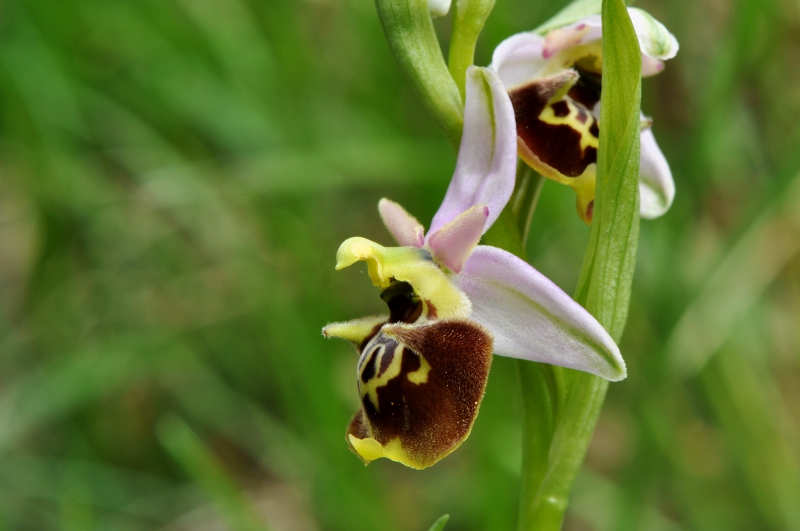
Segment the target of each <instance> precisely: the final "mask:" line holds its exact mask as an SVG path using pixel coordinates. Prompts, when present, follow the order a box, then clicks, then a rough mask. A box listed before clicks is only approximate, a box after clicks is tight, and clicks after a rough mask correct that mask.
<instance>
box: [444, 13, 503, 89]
mask: <svg viewBox="0 0 800 531" xmlns="http://www.w3.org/2000/svg"><path fill="white" fill-rule="evenodd" d="M494 3H495V0H458V2H457V5H456V12H455V13H454V15H453V34H452V36H451V37H450V53H449V61H448V63H449V65H450V75H452V76H453V79H454V80H455V82H456V85H458V90H459V91H460V92H461V99H462V100H464V99H466V84H467V68H469V67H470V66H472V64H473V63H474V61H475V44H476V43H477V42H478V36H479V35H480V34H481V31H482V30H483V26H484V25H485V24H486V19H487V18H489V14H490V13H491V12H492V8H494Z"/></svg>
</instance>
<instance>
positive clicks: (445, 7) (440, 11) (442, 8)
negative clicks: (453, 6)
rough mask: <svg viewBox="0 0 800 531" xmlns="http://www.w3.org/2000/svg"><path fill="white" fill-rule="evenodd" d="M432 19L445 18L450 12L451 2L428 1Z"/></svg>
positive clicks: (446, 0) (444, 0) (443, 0)
mask: <svg viewBox="0 0 800 531" xmlns="http://www.w3.org/2000/svg"><path fill="white" fill-rule="evenodd" d="M428 9H429V10H430V12H431V16H432V17H443V16H445V15H446V14H447V12H448V11H450V0H428Z"/></svg>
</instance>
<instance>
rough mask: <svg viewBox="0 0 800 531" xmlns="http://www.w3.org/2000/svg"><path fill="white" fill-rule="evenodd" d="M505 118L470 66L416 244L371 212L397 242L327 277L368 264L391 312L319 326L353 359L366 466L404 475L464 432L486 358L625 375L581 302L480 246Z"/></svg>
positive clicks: (494, 195)
mask: <svg viewBox="0 0 800 531" xmlns="http://www.w3.org/2000/svg"><path fill="white" fill-rule="evenodd" d="M516 151H517V149H516V129H515V125H514V110H513V108H512V106H511V101H510V100H509V97H508V94H507V92H506V90H505V88H504V86H503V84H502V83H501V81H500V79H499V78H498V76H497V74H496V73H495V72H494V71H493V70H491V69H487V68H477V67H470V69H469V70H468V72H467V91H466V103H465V110H464V133H463V137H462V142H461V146H460V149H459V154H458V161H457V165H456V170H455V174H454V175H453V179H452V181H451V182H450V185H449V188H448V189H447V192H446V195H445V198H444V201H443V202H442V205H441V207H440V208H439V210H438V211H437V212H436V214H435V216H434V217H433V221H432V223H431V227H430V230H429V231H428V233H427V235H426V233H425V230H424V227H423V226H422V225H421V224H420V223H419V222H418V221H417V220H416V219H415V218H414V217H413V216H411V215H410V214H409V213H408V212H407V211H406V210H405V209H403V207H401V206H400V205H398V204H397V203H394V202H392V201H389V200H388V199H382V200H381V201H380V203H379V205H378V206H379V212H380V215H381V217H382V219H383V221H384V223H385V224H386V227H387V228H388V230H389V232H390V233H391V234H392V235H393V236H394V238H395V239H396V240H397V243H398V244H399V245H400V247H383V246H381V245H379V244H377V243H375V242H372V241H370V240H367V239H365V238H360V237H355V238H350V239H348V240H346V241H345V242H344V243H342V245H341V247H340V248H339V250H338V252H337V255H336V259H337V263H336V268H337V269H342V268H345V267H348V266H350V265H352V264H354V263H356V262H358V261H361V260H363V261H365V262H366V263H367V270H368V273H369V277H370V279H371V280H372V283H373V284H374V285H375V286H377V287H379V288H380V289H381V298H382V299H383V300H384V301H385V302H386V304H387V305H388V308H389V315H384V316H378V317H368V318H362V319H357V320H355V321H350V322H346V323H334V324H330V325H328V326H326V327H325V328H324V329H323V334H324V335H325V336H326V337H339V338H343V339H346V340H348V341H350V342H351V343H353V345H355V347H356V349H357V351H358V352H359V353H360V358H359V361H358V366H357V367H358V368H357V375H356V377H357V381H358V388H359V392H360V399H361V407H360V409H359V410H358V412H357V413H356V415H355V416H354V417H353V420H352V421H351V423H350V425H349V426H348V429H347V432H346V437H347V440H348V442H349V444H350V447H351V449H352V450H353V451H354V452H355V453H356V454H357V455H359V456H360V457H361V459H362V460H363V461H364V462H365V463H369V462H370V461H372V460H374V459H378V458H380V457H386V458H389V459H391V460H394V461H398V462H400V463H403V464H405V465H408V466H410V467H413V468H418V469H421V468H425V467H428V466H430V465H432V464H433V463H435V462H436V461H438V460H440V459H441V458H443V457H444V456H446V455H447V454H449V453H450V452H452V451H453V450H454V449H455V448H456V447H458V446H459V445H460V444H461V443H462V442H463V441H464V440H465V439H466V438H467V436H468V435H469V432H470V430H471V428H472V424H473V422H474V420H475V417H476V415H477V413H478V408H479V406H480V402H481V399H482V398H483V394H484V390H485V388H486V382H487V378H488V375H489V368H490V366H491V360H492V354H493V353H494V354H498V355H502V356H510V357H515V358H521V359H526V360H534V361H539V362H545V363H552V364H556V365H561V366H564V367H571V368H574V369H578V370H582V371H588V372H591V373H593V374H596V375H598V376H602V377H603V378H607V379H609V380H621V379H623V378H624V377H625V376H626V369H625V363H624V361H623V360H622V357H621V356H620V353H619V349H618V348H617V345H616V344H615V343H614V341H613V340H612V339H611V337H610V336H609V335H608V333H607V332H606V331H605V330H604V329H603V327H602V326H601V325H600V324H599V323H598V322H597V320H595V319H594V317H592V316H591V315H590V314H589V313H588V312H587V311H586V310H585V309H584V308H583V307H581V306H580V305H579V304H578V303H576V302H575V301H573V300H572V299H571V298H570V297H569V296H568V295H567V294H566V293H564V292H563V291H562V290H561V289H559V288H558V287H557V286H556V285H555V284H553V283H552V282H551V281H550V280H548V279H547V278H546V277H545V276H544V275H542V274H541V273H539V272H538V271H536V269H534V268H533V267H531V266H530V265H529V264H527V263H526V262H525V261H523V260H521V259H520V258H518V257H516V256H514V255H512V254H510V253H508V252H506V251H504V250H502V249H498V248H496V247H491V246H486V245H478V243H479V240H480V238H481V236H482V235H483V234H484V233H485V232H486V230H488V229H489V227H490V226H491V225H492V224H493V223H494V222H495V220H496V219H497V217H498V216H499V215H500V212H501V211H502V210H503V208H504V207H505V205H506V203H507V202H508V201H509V198H510V196H511V194H512V192H513V188H514V180H515V169H516V161H517V156H516Z"/></svg>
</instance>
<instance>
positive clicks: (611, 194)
mask: <svg viewBox="0 0 800 531" xmlns="http://www.w3.org/2000/svg"><path fill="white" fill-rule="evenodd" d="M603 27H604V28H614V30H615V31H604V32H603V98H602V100H601V108H600V115H601V117H602V119H601V121H600V150H599V153H598V160H597V194H596V197H595V202H594V219H593V222H592V229H591V232H590V233H589V244H588V246H587V248H586V254H585V255H584V261H583V268H582V270H581V276H580V279H579V281H578V289H577V297H576V298H577V300H578V301H580V302H582V303H584V305H585V306H586V308H587V309H588V310H589V311H590V312H591V313H592V314H593V315H594V316H595V317H596V318H597V320H598V321H600V323H601V324H602V325H603V326H605V327H606V329H607V330H608V332H609V333H610V334H611V336H612V337H613V338H614V340H615V341H619V339H620V337H621V336H622V331H623V329H624V328H625V321H626V319H627V317H628V306H629V305H630V297H631V284H632V282H633V271H634V266H635V263H636V246H637V243H638V238H639V140H640V134H641V131H640V129H641V125H640V103H641V69H642V61H641V52H640V49H639V41H638V39H637V37H636V33H635V32H634V29H633V24H632V22H631V19H630V17H629V16H628V12H627V10H626V9H625V4H624V2H622V1H621V0H612V1H606V2H604V3H603Z"/></svg>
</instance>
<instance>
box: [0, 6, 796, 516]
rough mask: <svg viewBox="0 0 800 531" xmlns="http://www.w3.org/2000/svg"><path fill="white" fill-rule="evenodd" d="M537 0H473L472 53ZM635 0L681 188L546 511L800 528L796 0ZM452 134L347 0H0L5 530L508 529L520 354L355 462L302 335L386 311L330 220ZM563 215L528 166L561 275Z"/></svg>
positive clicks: (347, 397)
mask: <svg viewBox="0 0 800 531" xmlns="http://www.w3.org/2000/svg"><path fill="white" fill-rule="evenodd" d="M562 5H563V2H559V1H553V2H550V1H547V2H545V1H544V0H542V1H533V0H497V7H496V8H495V11H494V12H493V14H492V16H491V17H490V18H489V21H488V24H487V28H486V31H485V32H484V35H483V36H482V39H481V41H480V43H479V47H478V53H477V60H478V62H479V63H480V64H487V63H488V62H489V58H490V56H491V51H492V49H493V47H494V46H495V45H496V44H497V43H498V42H500V41H501V40H502V39H503V38H505V37H507V36H508V35H510V34H512V33H515V32H518V31H520V30H524V29H530V28H534V27H536V26H537V25H539V24H540V23H541V22H543V21H544V20H545V19H546V18H547V17H548V16H550V15H552V14H553V13H555V12H556V11H557V10H558V9H559V8H560V7H562ZM638 5H639V6H640V7H643V8H645V9H648V10H649V11H650V12H651V13H653V14H654V15H655V16H656V17H657V18H658V19H659V20H661V21H662V22H664V23H665V25H666V26H667V27H668V28H669V29H670V30H671V31H672V32H673V33H674V34H675V35H676V36H677V37H678V39H679V41H680V43H681V52H680V54H679V55H678V57H677V58H676V59H675V60H672V61H670V62H669V63H668V64H667V68H666V70H665V72H664V73H662V74H661V75H659V76H657V77H655V78H652V79H648V80H645V81H644V97H643V108H644V110H645V112H646V113H649V114H652V115H653V117H654V120H655V126H654V131H655V133H656V136H657V138H658V139H659V142H660V143H661V146H662V148H663V150H664V152H665V154H666V155H667V158H668V159H669V160H670V162H671V165H672V168H673V173H674V174H675V178H676V182H677V188H678V196H677V199H676V202H675V204H674V206H673V207H672V210H671V211H670V212H669V213H668V214H667V215H666V216H665V217H664V218H662V219H659V220H656V221H649V222H643V224H642V230H641V241H640V245H639V249H640V257H639V263H638V269H637V272H636V279H635V285H634V295H633V297H634V298H633V306H632V309H631V312H630V318H629V323H628V328H627V330H626V333H625V337H624V339H623V341H622V349H623V353H624V355H625V357H626V360H627V362H628V369H629V377H628V379H627V380H625V381H624V382H622V383H618V384H613V385H612V386H611V389H610V394H609V399H608V401H607V403H606V407H605V409H604V412H603V414H602V416H601V419H600V423H599V425H598V429H597V432H596V433H595V437H594V440H593V442H592V446H591V447H590V450H589V456H588V458H587V464H586V467H585V470H584V472H583V473H582V475H581V477H580V478H579V480H578V484H577V485H576V490H575V493H574V496H573V505H572V508H571V511H570V513H569V516H568V521H567V524H566V528H567V529H570V530H583V529H592V530H598V531H604V530H612V529H613V530H638V529H642V530H644V529H646V530H690V529H697V530H703V531H707V530H724V531H730V530H752V529H766V530H783V529H787V530H788V529H798V528H800V504H798V503H797V500H798V499H800V464H799V463H798V461H799V460H800V442H799V439H798V431H797V426H798V423H800V406H799V405H798V404H800V394H799V392H798V390H800V327H798V323H800V256H799V254H798V253H800V214H799V213H800V156H798V154H797V149H796V146H797V145H798V142H800V122H798V121H797V116H800V91H798V89H797V87H798V86H800V68H798V66H797V65H798V64H800V8H798V7H797V4H796V3H795V2H790V1H788V0H731V1H720V0H698V1H690V0H676V1H670V2H666V1H661V2H659V1H657V0H648V1H647V2H645V1H644V0H642V1H641V2H640V3H639V4H638ZM437 26H438V29H439V30H440V34H441V35H442V36H446V35H447V33H448V21H447V19H444V20H440V21H437ZM454 161H455V157H454V154H453V153H452V151H451V150H450V148H449V146H448V144H447V142H446V141H445V139H444V137H443V136H442V135H441V134H440V132H439V131H438V130H437V127H436V125H435V124H434V123H433V121H432V120H431V119H430V118H429V117H428V116H427V115H426V114H425V112H424V110H423V109H422V108H421V106H420V105H419V103H418V102H417V101H416V100H415V96H414V94H413V92H412V90H411V88H410V86H409V84H408V83H407V82H406V80H404V79H403V78H402V76H401V75H400V74H399V71H398V69H397V68H396V66H395V65H394V64H393V62H392V58H391V56H390V53H389V51H388V48H387V46H386V44H385V42H384V41H383V36H382V33H381V29H380V25H379V23H378V20H377V15H376V14H375V13H374V9H373V6H372V4H371V3H370V2H369V1H367V0H203V1H199V0H59V1H55V2H54V1H52V0H28V1H17V0H7V1H6V2H4V3H2V5H0V348H1V349H2V350H0V353H2V356H0V494H2V495H1V496H0V529H8V530H16V529H37V530H39V529H41V530H50V529H69V530H73V529H74V530H88V529H97V530H140V529H170V530H189V529H191V530H201V531H202V530H206V529H208V530H211V529H233V530H255V529H270V530H277V531H281V530H316V529H325V530H354V529H377V528H381V529H391V530H418V529H426V528H427V527H428V526H430V523H431V522H433V521H435V519H436V518H437V517H438V516H439V515H441V514H443V513H445V512H446V513H449V514H451V515H452V518H451V520H450V522H449V523H448V526H447V529H452V530H454V531H455V530H459V529H461V530H473V529H474V530H479V529H480V530H508V529H512V528H513V526H514V522H515V519H516V513H517V507H516V505H517V501H516V496H517V491H518V487H519V480H518V474H519V472H518V467H519V444H520V433H519V423H520V419H519V407H518V403H517V400H518V385H517V374H516V372H515V365H514V364H513V363H510V362H509V361H508V360H505V359H499V358H498V359H496V361H495V363H494V367H493V370H492V375H491V377H490V381H489V387H488V391H487V397H486V400H485V401H484V403H483V407H482V408H481V409H482V411H481V415H480V416H479V418H478V420H477V422H476V424H475V428H474V431H473V435H472V436H471V437H470V439H469V440H468V441H467V442H466V443H465V444H464V445H463V446H462V448H461V449H460V450H459V451H458V452H456V453H454V454H453V455H452V456H450V457H448V458H447V459H446V460H444V461H443V462H442V463H440V464H438V465H437V466H435V467H433V468H432V469H429V470H426V471H422V472H417V471H412V470H408V469H405V468H403V467H401V466H399V465H397V464H394V463H391V462H375V463H374V464H372V465H370V466H369V467H367V468H365V467H364V466H363V465H362V464H361V462H360V461H359V460H358V459H357V458H356V457H354V456H353V455H351V454H350V452H349V451H348V450H347V446H346V444H345V441H344V437H343V434H344V428H345V426H346V425H347V422H348V421H349V415H350V414H351V412H352V411H354V410H355V407H356V401H357V396H356V386H355V382H354V364H355V360H356V357H355V354H354V352H352V350H351V348H350V347H349V346H347V345H345V344H344V343H336V342H327V341H324V340H323V339H322V337H321V336H320V333H319V330H320V327H321V326H322V325H323V324H325V323H327V322H330V321H335V320H344V319H349V318H353V317H356V316H360V315H365V314H370V313H377V312H380V311H381V310H382V308H381V303H380V300H379V298H378V297H377V292H376V290H375V288H373V287H372V286H371V285H370V283H369V281H368V279H367V277H366V275H365V274H364V273H363V272H359V271H358V270H356V269H353V270H352V271H345V272H340V273H335V272H334V271H333V264H334V253H335V250H336V248H337V246H338V244H339V243H340V242H341V241H342V240H344V239H345V238H346V237H349V236H353V235H361V236H365V237H368V238H371V239H374V240H376V241H382V242H387V243H388V242H389V235H388V234H387V233H386V231H385V230H384V229H383V228H382V227H381V226H380V223H379V220H378V216H377V212H376V203H377V200H378V199H379V198H380V197H382V196H384V195H385V196H389V197H392V198H394V199H396V200H399V201H400V202H401V203H402V204H404V205H406V206H407V207H408V208H409V209H410V210H411V211H412V212H413V213H415V214H417V215H418V216H419V218H420V219H421V220H422V221H424V222H427V221H428V220H429V219H430V216H431V215H432V214H433V212H434V210H435V208H436V206H437V205H438V203H439V201H440V199H441V197H442V195H443V193H444V189H445V187H446V185H447V181H448V179H449V177H450V175H451V173H452V169H453V164H454ZM587 235H588V230H587V229H586V227H584V226H583V225H582V223H581V222H580V221H579V220H578V218H577V216H576V215H575V213H574V199H573V197H572V196H571V191H569V190H568V189H566V188H565V187H559V186H558V185H555V184H553V183H547V185H546V186H545V189H544V192H543V196H542V199H541V201H540V206H539V209H538V211H537V213H536V215H535V217H534V221H533V227H532V229H531V241H530V244H529V254H530V256H531V257H532V258H533V263H534V265H536V266H537V267H539V268H540V269H541V270H542V271H543V272H544V273H546V274H547V275H549V276H551V277H552V278H553V279H554V280H555V281H556V282H557V283H559V284H560V285H561V286H562V287H564V288H565V289H566V290H567V291H568V292H571V291H572V290H573V288H574V285H575V282H576V280H577V274H578V269H579V267H580V260H581V257H582V254H583V248H584V246H585V244H586V240H587Z"/></svg>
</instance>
